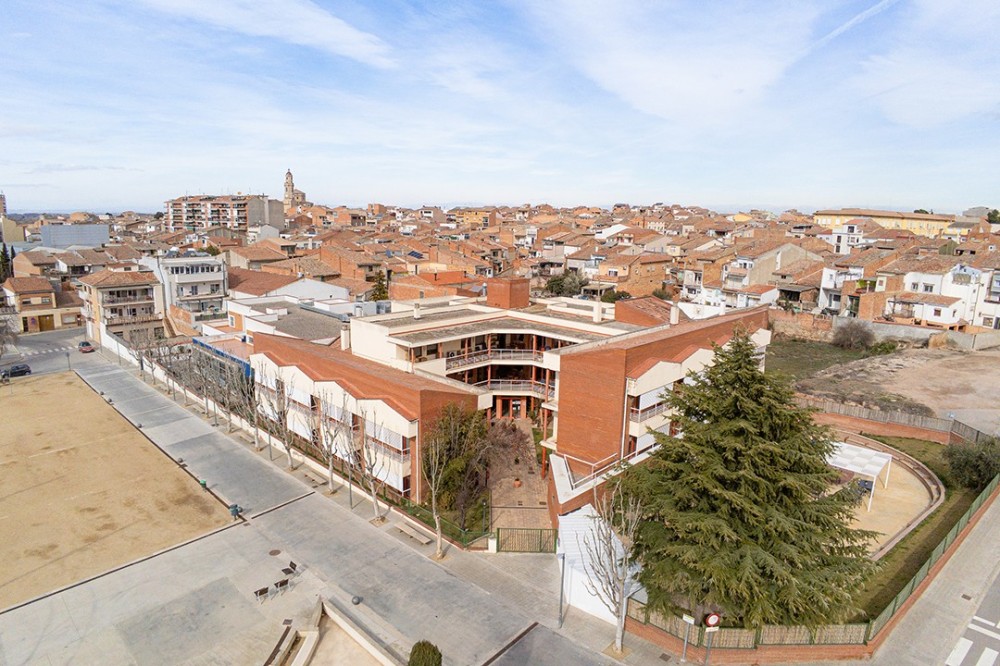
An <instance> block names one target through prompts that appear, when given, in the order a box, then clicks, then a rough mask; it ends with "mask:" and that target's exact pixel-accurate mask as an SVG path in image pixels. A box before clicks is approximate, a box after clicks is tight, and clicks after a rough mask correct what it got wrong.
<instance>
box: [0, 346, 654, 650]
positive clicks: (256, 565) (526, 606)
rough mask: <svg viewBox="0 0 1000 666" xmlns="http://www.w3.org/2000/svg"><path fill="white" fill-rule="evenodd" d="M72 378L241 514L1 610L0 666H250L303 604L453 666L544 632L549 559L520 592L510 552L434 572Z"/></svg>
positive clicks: (357, 524)
mask: <svg viewBox="0 0 1000 666" xmlns="http://www.w3.org/2000/svg"><path fill="white" fill-rule="evenodd" d="M80 374H81V375H82V376H83V377H84V378H85V380H86V381H88V382H89V383H91V384H92V385H93V386H94V387H95V389H96V390H98V391H103V392H104V393H105V397H107V398H110V399H111V400H112V402H113V404H114V405H115V406H116V407H117V408H118V409H119V410H120V411H121V413H122V414H123V415H125V416H126V417H127V418H129V419H130V420H131V421H132V422H133V423H142V424H143V428H142V429H143V431H144V432H146V434H147V435H149V436H150V437H151V438H152V439H154V441H156V442H157V443H158V444H159V445H160V447H161V448H162V449H163V451H164V452H165V453H167V454H168V455H169V456H171V457H172V458H174V460H180V459H183V462H184V464H185V465H186V466H187V469H188V470H189V471H191V472H192V474H193V475H195V477H196V478H205V479H207V480H208V482H209V486H210V488H211V489H212V490H213V491H215V492H217V493H218V494H219V495H220V496H222V497H223V498H224V499H227V500H231V501H236V502H239V503H240V504H242V505H244V507H246V508H247V509H248V512H247V515H248V518H249V520H248V521H247V522H246V523H243V522H238V523H234V525H233V526H232V527H229V528H226V529H223V530H221V531H217V532H215V533H212V534H210V535H208V536H206V537H204V538H201V539H199V540H196V541H194V542H192V543H189V544H186V545H183V546H180V547H178V548H175V549H173V550H170V551H168V552H165V553H162V554H160V555H157V556H155V557H152V558H149V559H146V560H143V561H140V562H138V563H134V564H132V565H129V566H125V567H123V568H121V569H118V570H116V571H113V572H110V573H108V574H106V575H102V576H99V577H97V578H95V579H93V580H90V581H86V582H83V583H82V584H78V585H76V586H73V587H70V588H69V589H66V590H63V591H61V592H57V593H55V594H52V595H50V596H47V597H44V598H42V599H39V600H36V601H34V602H32V603H29V604H26V605H24V606H22V607H19V608H16V609H14V610H11V611H8V612H4V613H2V614H0V663H3V664H22V663H42V664H61V663H102V664H118V663H122V664H131V663H140V664H144V663H181V664H196V663H198V664H208V663H219V664H221V663H227V664H230V663H261V662H262V661H263V659H264V658H266V656H267V654H268V652H269V651H270V649H271V647H273V645H274V644H275V643H276V642H277V639H278V636H279V635H280V632H281V629H282V622H283V621H284V620H286V619H290V620H292V621H293V624H294V623H297V622H301V621H302V620H303V619H304V618H305V617H306V616H307V615H308V614H309V612H310V611H311V609H312V608H313V605H314V603H315V599H316V597H317V595H319V596H323V597H330V598H335V599H336V600H337V601H338V603H339V605H340V606H342V607H347V608H349V609H351V612H352V613H354V614H355V616H354V617H353V619H354V620H355V621H356V622H357V623H358V624H360V625H361V626H364V627H365V628H366V629H367V630H368V631H369V632H370V633H371V634H372V635H373V636H374V637H376V639H377V640H378V641H379V642H381V643H382V644H383V645H385V646H386V647H387V648H388V649H390V650H391V651H394V652H396V653H397V654H399V655H401V656H405V655H406V654H407V653H408V651H409V647H410V645H412V643H413V642H415V641H417V640H419V639H428V640H431V641H432V642H434V643H436V644H437V645H438V646H439V647H440V648H441V649H442V651H443V652H444V654H445V656H446V662H447V663H452V664H475V663H482V662H483V661H485V660H487V659H488V658H490V657H491V656H493V655H494V654H496V653H497V652H499V651H500V650H502V649H503V648H504V647H505V646H508V644H509V643H510V642H511V641H512V640H513V639H514V638H515V637H517V636H519V635H520V634H521V633H522V632H524V631H525V629H527V628H529V627H531V625H532V623H533V622H534V621H535V619H536V618H535V616H536V615H537V614H538V613H543V614H545V615H547V616H548V617H547V618H545V619H546V621H547V622H549V623H552V624H555V622H556V617H557V614H558V613H557V611H558V609H557V603H553V601H552V600H553V598H554V595H555V594H556V593H557V590H558V578H557V575H558V572H557V570H556V569H555V568H554V558H552V557H545V556H538V557H535V558H534V560H532V556H528V558H527V559H525V560H523V561H522V562H521V563H520V566H521V567H529V568H530V566H531V564H532V563H534V564H537V565H539V567H540V568H541V569H542V570H543V571H544V574H543V575H540V576H538V577H537V578H538V580H537V581H532V580H531V579H530V577H529V578H528V579H527V580H525V581H524V582H523V583H522V582H520V581H516V580H515V578H514V577H513V576H512V575H511V574H510V573H502V574H501V572H502V571H503V570H504V569H506V568H507V567H505V566H504V564H505V563H504V559H508V560H509V562H513V561H514V559H513V558H516V557H517V556H499V557H500V559H498V560H497V562H496V563H493V562H489V561H488V557H487V556H484V555H476V554H471V553H465V552H461V551H458V550H457V549H456V550H453V551H452V553H451V555H450V556H449V558H448V559H446V560H445V565H442V564H441V563H437V562H434V561H432V560H431V559H429V558H428V557H426V554H425V552H422V551H421V548H423V547H420V548H417V547H414V546H413V545H412V544H415V543H416V542H413V541H412V540H411V539H409V538H408V537H405V536H404V535H403V534H402V533H400V532H399V531H398V530H396V529H395V527H394V526H393V523H392V521H390V523H388V524H386V525H383V526H380V527H374V526H372V525H371V524H370V523H369V522H368V520H367V517H368V516H370V506H365V505H364V504H360V503H358V497H355V502H356V503H358V505H357V506H356V507H355V509H354V510H353V511H352V510H351V508H350V507H348V506H346V502H347V493H345V492H341V493H338V494H337V495H335V496H334V497H333V498H328V497H324V496H321V495H319V494H317V493H315V492H313V491H312V489H311V488H309V487H307V486H306V485H305V484H303V483H302V482H301V481H300V480H299V479H297V478H295V477H294V476H292V475H289V474H288V473H286V472H285V471H283V470H281V469H279V468H278V467H277V466H276V465H274V464H271V463H270V462H269V461H268V460H267V458H266V457H264V456H261V455H260V454H257V453H254V452H253V451H251V450H248V449H247V448H246V447H245V446H243V445H241V444H240V443H238V442H236V441H234V440H233V439H231V438H229V437H227V436H226V435H225V434H224V433H223V432H220V430H222V428H216V427H213V426H212V425H210V424H209V423H206V422H205V421H204V420H203V419H201V418H199V417H198V416H196V415H194V414H191V413H190V412H188V411H187V410H185V409H183V408H181V407H179V406H177V405H175V404H173V403H172V402H171V401H170V399H169V398H168V397H166V396H164V395H162V394H160V393H159V392H157V391H155V390H153V389H152V388H150V387H148V386H146V385H144V384H142V383H141V382H140V381H139V380H138V379H137V378H136V377H135V376H134V374H133V373H132V372H130V371H129V370H126V369H121V368H119V367H117V366H114V365H110V364H103V365H100V366H98V367H94V368H86V369H84V370H82V371H81V373H80ZM331 500H332V501H331ZM394 520H396V519H395V518H394ZM543 558H544V559H543ZM289 560H294V561H295V562H297V563H298V564H299V565H300V567H301V568H302V572H301V573H300V574H299V575H297V576H295V577H293V579H292V583H291V587H290V589H289V590H288V591H287V592H285V593H283V594H281V595H280V596H277V597H275V598H272V599H269V600H267V601H264V602H263V603H258V602H257V601H256V600H255V598H254V596H253V592H254V590H257V589H259V588H262V587H265V586H267V585H269V584H271V583H274V582H275V581H277V580H279V579H280V578H281V577H282V574H281V572H280V569H281V567H283V566H285V565H287V562H288V561H289ZM477 561H478V563H477ZM452 567H454V568H452ZM554 574H555V575H554ZM477 581H478V583H480V584H481V585H480V584H477V583H476V582H477ZM535 582H537V583H541V584H543V586H542V587H540V588H535V587H534V583H535ZM553 582H554V585H553V584H552V583H553ZM505 592H510V595H509V596H508V595H507V594H505ZM355 595H357V596H360V597H361V598H362V599H363V601H362V603H361V604H360V605H358V606H352V605H351V604H350V599H351V598H352V597H353V596H355ZM522 604H523V605H522ZM578 620H579V622H577V624H575V625H572V624H568V626H575V627H577V631H578V632H579V633H581V634H585V635H588V636H590V638H591V640H592V641H593V640H594V634H595V631H594V627H592V626H590V625H589V624H588V619H587V618H582V617H581V618H578ZM594 622H596V621H594ZM596 626H599V627H600V628H602V629H605V631H606V634H607V639H603V638H599V639H597V640H596V643H597V645H596V649H597V650H600V649H603V647H604V646H605V645H606V642H607V640H610V636H611V631H610V627H606V625H602V624H601V623H597V625H596ZM546 631H547V630H545V629H541V630H538V632H539V633H533V634H532V638H530V639H529V641H530V642H536V641H538V640H539V639H538V638H537V637H538V636H548V635H547V633H546ZM544 644H545V645H546V650H547V651H548V653H550V654H551V655H552V658H553V659H555V660H556V661H554V662H553V663H582V664H587V663H593V664H602V663H608V662H609V660H608V659H606V658H604V657H602V656H600V655H599V654H597V653H596V652H592V651H591V650H590V649H588V648H587V647H586V646H585V647H581V646H579V645H576V644H574V643H573V642H572V641H571V640H570V639H568V638H566V637H565V636H563V635H558V634H555V633H553V634H552V636H548V637H547V638H546V639H545V640H544ZM524 649H527V648H524ZM657 654H658V653H657ZM509 658H510V657H508V659H509ZM508 663H509V662H508Z"/></svg>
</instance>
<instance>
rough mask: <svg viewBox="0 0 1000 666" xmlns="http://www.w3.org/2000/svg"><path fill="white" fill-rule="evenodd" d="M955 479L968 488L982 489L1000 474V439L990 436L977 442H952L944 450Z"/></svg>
mask: <svg viewBox="0 0 1000 666" xmlns="http://www.w3.org/2000/svg"><path fill="white" fill-rule="evenodd" d="M944 457H945V459H946V460H947V461H948V466H949V467H951V473H952V475H953V476H954V477H955V480H956V481H958V482H959V483H960V484H962V485H963V486H965V487H966V488H971V489H973V490H982V489H983V488H985V487H986V485H987V484H988V483H989V482H990V481H992V480H993V477H994V476H996V475H997V474H1000V440H997V439H996V438H992V437H991V438H990V439H987V440H984V441H982V442H977V443H976V444H972V443H968V442H963V443H960V444H952V445H951V446H949V447H948V448H947V449H945V450H944Z"/></svg>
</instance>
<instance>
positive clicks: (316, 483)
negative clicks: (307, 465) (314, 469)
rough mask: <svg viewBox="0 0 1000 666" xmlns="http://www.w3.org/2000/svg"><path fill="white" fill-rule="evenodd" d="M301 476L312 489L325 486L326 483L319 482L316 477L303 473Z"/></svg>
mask: <svg viewBox="0 0 1000 666" xmlns="http://www.w3.org/2000/svg"><path fill="white" fill-rule="evenodd" d="M302 475H303V476H304V477H306V481H308V482H309V483H311V484H312V487H313V488H318V487H319V486H322V485H325V484H326V481H320V480H319V479H318V478H317V477H315V476H313V475H312V474H310V473H309V472H303V473H302Z"/></svg>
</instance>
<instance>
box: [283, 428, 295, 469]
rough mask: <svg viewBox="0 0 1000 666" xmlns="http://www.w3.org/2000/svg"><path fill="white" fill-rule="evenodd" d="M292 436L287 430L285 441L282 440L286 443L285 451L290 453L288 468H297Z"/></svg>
mask: <svg viewBox="0 0 1000 666" xmlns="http://www.w3.org/2000/svg"><path fill="white" fill-rule="evenodd" d="M291 442H292V438H291V437H290V436H289V433H288V431H285V441H284V442H282V443H283V444H284V445H285V453H287V454H288V469H295V460H294V459H293V458H292V443H291Z"/></svg>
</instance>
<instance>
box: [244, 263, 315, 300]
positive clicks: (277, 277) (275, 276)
mask: <svg viewBox="0 0 1000 666" xmlns="http://www.w3.org/2000/svg"><path fill="white" fill-rule="evenodd" d="M228 275H229V288H230V289H235V290H236V291H241V292H243V293H246V294H253V295H255V296H264V295H266V294H268V293H270V292H272V291H274V290H275V289H280V288H281V287H284V286H286V285H289V284H292V283H293V282H297V281H298V279H299V278H298V277H297V276H295V275H281V274H280V273H265V272H263V271H252V270H248V269H246V268H235V267H231V268H229V270H228Z"/></svg>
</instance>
